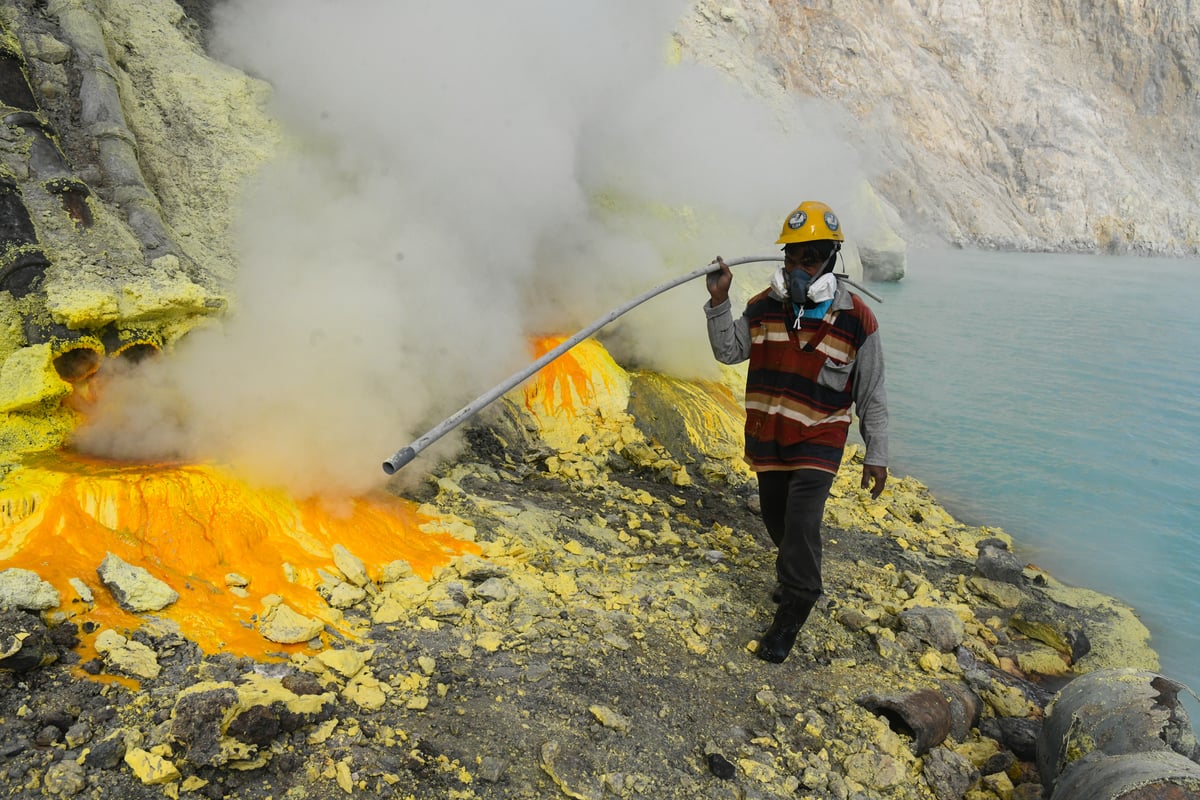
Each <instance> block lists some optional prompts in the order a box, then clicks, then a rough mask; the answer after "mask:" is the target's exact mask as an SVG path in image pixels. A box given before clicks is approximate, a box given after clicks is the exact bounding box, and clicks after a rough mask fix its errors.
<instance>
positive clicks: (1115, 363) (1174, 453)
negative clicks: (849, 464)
mask: <svg viewBox="0 0 1200 800" xmlns="http://www.w3.org/2000/svg"><path fill="white" fill-rule="evenodd" d="M869 288H870V289H871V291H872V292H874V293H876V294H878V295H880V296H881V297H882V298H883V301H884V302H882V303H877V302H874V301H871V302H872V306H873V308H874V309H875V312H876V314H877V315H878V317H879V319H880V324H881V327H882V333H883V343H884V350H885V354H886V359H887V368H888V391H889V398H890V401H891V418H892V425H891V432H892V440H891V454H892V469H893V471H894V472H897V473H900V474H910V475H913V476H915V477H917V478H918V479H920V480H921V481H922V482H923V483H925V484H926V485H928V486H929V487H930V489H931V490H932V491H933V492H934V494H935V495H937V497H938V498H939V499H940V500H941V501H942V503H943V504H944V505H945V506H946V507H947V508H948V509H949V510H950V511H951V513H953V514H954V515H955V516H956V517H958V518H959V519H961V520H963V521H964V522H967V523H969V524H974V525H991V526H996V527H1000V528H1003V529H1004V530H1005V531H1007V532H1008V533H1009V534H1011V535H1012V536H1013V537H1014V539H1015V540H1016V542H1017V547H1018V553H1019V555H1021V556H1022V557H1023V558H1024V559H1025V560H1027V561H1032V562H1036V563H1037V564H1038V565H1039V566H1041V567H1043V568H1045V569H1048V570H1049V571H1050V572H1051V573H1052V574H1054V575H1055V576H1056V577H1058V578H1059V579H1061V580H1063V581H1066V582H1068V583H1071V584H1075V585H1079V586H1086V587H1088V588H1092V589H1095V590H1097V591H1100V592H1103V593H1105V594H1109V595H1112V596H1115V597H1117V598H1120V599H1121V600H1122V601H1124V602H1126V603H1127V604H1129V605H1131V606H1132V607H1133V608H1134V610H1135V611H1136V612H1137V614H1138V616H1139V618H1140V619H1141V620H1142V621H1143V622H1144V623H1145V624H1146V626H1147V627H1148V628H1149V629H1150V631H1151V635H1152V641H1151V645H1152V646H1153V647H1154V649H1155V650H1156V651H1157V652H1158V654H1159V656H1160V658H1161V662H1162V664H1161V667H1162V672H1163V673H1164V674H1167V675H1168V676H1170V677H1173V678H1175V679H1177V680H1180V681H1182V682H1183V683H1186V684H1187V685H1188V686H1190V687H1191V688H1192V689H1194V690H1196V691H1200V663H1197V654H1198V653H1200V494H1198V487H1200V355H1198V354H1197V352H1196V349H1197V340H1198V338H1200V337H1198V336H1197V334H1198V332H1200V325H1198V324H1197V322H1196V309H1197V307H1200V261H1198V260H1195V259H1157V258H1156V259H1149V258H1136V257H1126V256H1084V255H1053V254H1015V253H990V252H974V251H964V250H946V251H935V250H914V251H911V252H910V253H909V268H908V274H907V275H906V276H905V278H904V280H903V281H901V282H899V283H895V284H877V283H875V284H871V285H870V286H869Z"/></svg>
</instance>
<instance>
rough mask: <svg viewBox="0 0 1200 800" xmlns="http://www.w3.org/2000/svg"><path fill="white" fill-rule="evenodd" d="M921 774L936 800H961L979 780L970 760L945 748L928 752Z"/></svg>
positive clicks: (977, 771) (978, 775) (976, 770)
mask: <svg viewBox="0 0 1200 800" xmlns="http://www.w3.org/2000/svg"><path fill="white" fill-rule="evenodd" d="M921 774H922V775H924V776H925V782H926V783H928V784H929V788H930V789H931V790H932V791H933V794H934V796H935V797H937V799H938V800H962V798H963V797H964V796H965V795H966V793H967V791H968V790H970V788H971V787H972V786H974V785H975V784H976V783H977V782H978V781H979V778H980V774H979V770H978V769H976V767H975V765H974V764H972V763H971V762H970V760H968V759H967V758H965V757H964V756H960V755H959V754H958V753H956V752H954V751H953V750H948V749H946V748H945V747H938V748H935V749H933V750H930V751H929V753H928V754H927V755H926V756H925V765H924V767H922V770H921Z"/></svg>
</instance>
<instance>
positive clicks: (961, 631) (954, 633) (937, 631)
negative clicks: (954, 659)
mask: <svg viewBox="0 0 1200 800" xmlns="http://www.w3.org/2000/svg"><path fill="white" fill-rule="evenodd" d="M900 624H901V625H903V626H904V629H905V630H906V631H908V632H909V633H911V634H913V635H914V636H916V637H917V638H918V639H920V640H921V641H923V642H925V643H926V644H929V645H930V646H932V647H935V648H937V649H938V650H940V651H941V652H943V653H949V652H951V651H952V650H954V649H955V648H956V647H958V646H959V645H960V644H962V641H963V636H964V635H965V634H966V626H965V625H964V624H963V621H962V620H961V619H959V618H958V615H957V614H955V613H954V612H953V611H951V610H950V609H948V608H936V607H929V606H916V607H914V608H910V609H908V610H907V611H902V612H901V613H900Z"/></svg>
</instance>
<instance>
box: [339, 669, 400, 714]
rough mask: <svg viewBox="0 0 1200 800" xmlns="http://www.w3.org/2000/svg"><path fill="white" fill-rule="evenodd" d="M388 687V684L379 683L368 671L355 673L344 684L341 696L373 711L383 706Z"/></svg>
mask: <svg viewBox="0 0 1200 800" xmlns="http://www.w3.org/2000/svg"><path fill="white" fill-rule="evenodd" d="M389 689H390V687H389V686H387V685H386V684H384V683H381V682H380V681H379V680H378V679H377V678H375V676H373V675H371V674H369V672H362V673H359V674H358V675H355V676H354V678H353V679H352V680H351V681H350V683H349V684H347V685H346V688H345V690H343V692H342V696H343V697H345V698H346V699H347V700H349V701H350V702H352V703H354V704H355V705H358V706H360V707H361V708H364V709H366V710H368V711H374V710H376V709H380V708H383V704H384V703H386V702H387V692H388V691H389Z"/></svg>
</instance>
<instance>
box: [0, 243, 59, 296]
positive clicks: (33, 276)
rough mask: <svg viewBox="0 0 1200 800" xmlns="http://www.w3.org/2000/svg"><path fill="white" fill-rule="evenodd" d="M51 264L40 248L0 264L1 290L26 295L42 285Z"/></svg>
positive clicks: (13, 294) (14, 294) (16, 294)
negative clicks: (5, 263)
mask: <svg viewBox="0 0 1200 800" xmlns="http://www.w3.org/2000/svg"><path fill="white" fill-rule="evenodd" d="M49 266H50V262H49V261H47V260H46V257H45V256H44V255H42V253H41V251H40V250H34V251H31V252H25V253H22V254H20V255H18V256H17V257H16V258H14V259H13V260H12V261H11V262H10V263H9V264H7V265H2V264H0V292H10V293H12V296H13V297H16V298H21V297H24V296H25V295H27V294H29V293H30V292H33V291H35V290H36V289H37V288H38V287H39V286H40V285H41V283H42V278H43V277H44V276H45V274H46V268H47V267H49Z"/></svg>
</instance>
